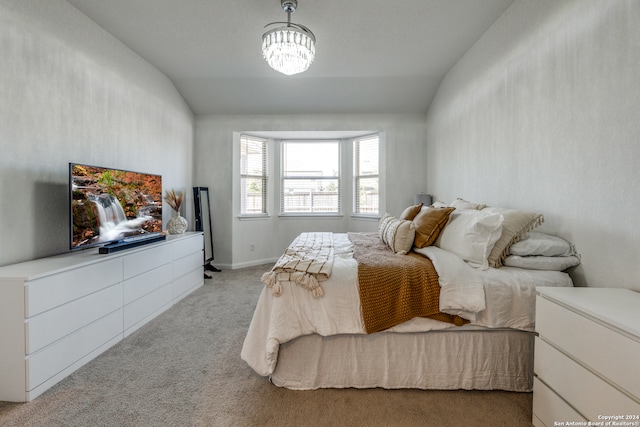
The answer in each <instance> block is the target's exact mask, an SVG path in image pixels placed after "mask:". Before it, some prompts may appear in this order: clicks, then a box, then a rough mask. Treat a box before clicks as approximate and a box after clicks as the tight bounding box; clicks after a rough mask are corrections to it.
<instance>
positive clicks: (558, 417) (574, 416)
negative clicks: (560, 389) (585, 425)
mask: <svg viewBox="0 0 640 427" xmlns="http://www.w3.org/2000/svg"><path fill="white" fill-rule="evenodd" d="M533 407H534V408H544V412H543V413H541V414H538V413H536V412H534V413H533V415H534V416H535V418H538V419H539V420H540V421H541V422H542V425H544V426H547V427H549V426H554V425H555V424H554V423H555V422H560V421H587V420H585V419H584V417H582V416H581V415H580V414H579V413H578V412H576V410H575V409H573V408H572V407H571V406H569V404H567V402H565V401H564V400H562V399H561V398H560V396H558V395H557V394H555V393H554V392H553V390H551V389H550V388H549V387H547V386H546V385H545V384H544V383H543V382H542V381H540V380H539V379H538V378H537V377H534V378H533ZM535 418H534V420H535ZM534 424H536V423H534Z"/></svg>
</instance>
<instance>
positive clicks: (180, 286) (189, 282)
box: [173, 269, 204, 299]
mask: <svg viewBox="0 0 640 427" xmlns="http://www.w3.org/2000/svg"><path fill="white" fill-rule="evenodd" d="M203 281H204V273H203V271H202V270H201V269H198V270H193V271H191V273H188V274H185V275H184V276H182V277H179V278H177V279H175V280H174V281H173V298H174V299H180V298H181V296H182V295H183V294H184V293H185V292H187V291H189V290H191V289H193V288H194V287H197V286H199V285H201V284H202V282H203Z"/></svg>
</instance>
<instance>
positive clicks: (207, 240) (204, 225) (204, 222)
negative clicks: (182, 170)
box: [193, 187, 220, 278]
mask: <svg viewBox="0 0 640 427" xmlns="http://www.w3.org/2000/svg"><path fill="white" fill-rule="evenodd" d="M193 202H194V204H195V209H194V212H195V217H196V224H195V228H196V231H202V232H203V233H204V269H205V270H209V271H220V270H218V269H217V268H215V267H214V266H213V265H211V261H213V228H212V227H211V207H210V204H209V188H208V187H193ZM205 277H207V278H208V277H209V276H207V275H206V274H205Z"/></svg>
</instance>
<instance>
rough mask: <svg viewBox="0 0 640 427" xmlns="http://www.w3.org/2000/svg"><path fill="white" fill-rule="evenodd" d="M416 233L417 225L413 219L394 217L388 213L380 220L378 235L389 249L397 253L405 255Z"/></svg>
mask: <svg viewBox="0 0 640 427" xmlns="http://www.w3.org/2000/svg"><path fill="white" fill-rule="evenodd" d="M415 235H416V230H415V226H414V225H413V222H411V221H407V220H403V219H397V218H394V217H393V216H391V215H389V214H388V213H386V214H385V215H384V216H383V217H382V220H380V226H379V227H378V236H379V237H380V240H382V242H383V243H384V244H385V245H387V246H388V247H389V249H391V250H392V251H393V252H395V253H397V254H400V255H405V254H406V253H408V252H409V251H410V250H411V247H412V246H413V240H414V239H415Z"/></svg>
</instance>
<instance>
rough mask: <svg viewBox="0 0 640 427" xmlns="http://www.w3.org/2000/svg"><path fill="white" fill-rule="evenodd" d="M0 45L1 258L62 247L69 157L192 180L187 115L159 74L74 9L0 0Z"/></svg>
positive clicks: (184, 183) (174, 183)
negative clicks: (0, 54)
mask: <svg viewBox="0 0 640 427" xmlns="http://www.w3.org/2000/svg"><path fill="white" fill-rule="evenodd" d="M0 50H1V52H2V58H1V60H0V203H1V204H0V236H1V237H0V265H6V264H11V263H14V262H18V261H23V260H28V259H33V258H39V257H44V256H48V255H52V254H57V253H61V252H65V251H67V250H68V249H69V224H68V193H67V192H68V184H67V180H68V163H69V162H83V163H89V164H94V165H99V166H110V167H116V168H121V169H129V170H134V171H141V172H150V173H156V174H161V175H162V177H163V184H164V187H165V189H166V188H176V189H182V188H184V189H187V190H188V189H190V187H191V178H192V175H191V172H192V171H191V167H192V161H193V123H194V118H193V114H192V113H191V111H190V110H189V108H188V107H187V106H186V103H185V102H184V100H183V99H182V98H181V97H180V95H179V94H178V92H177V90H176V89H175V87H174V86H173V84H172V83H171V82H170V81H169V80H168V79H167V77H166V76H164V75H163V74H161V73H160V72H159V71H158V70H157V69H155V68H153V67H152V66H151V65H150V64H149V63H147V62H146V61H144V60H143V59H142V58H140V57H139V56H137V55H136V54H134V53H133V52H132V51H131V50H129V49H128V48H127V47H125V46H124V45H122V44H121V43H120V42H119V41H118V40H116V39H115V38H114V37H112V36H111V35H109V34H107V33H106V32H105V31H104V30H102V28H100V27H99V26H98V25H96V24H95V23H94V22H93V21H91V20H89V19H88V18H87V17H86V16H84V15H83V14H81V13H80V12H79V11H78V10H77V9H75V8H74V7H72V6H71V5H69V4H68V3H67V2H65V1H63V0H1V1H0ZM191 200H192V199H191V198H189V199H188V203H187V205H190V204H192V202H191ZM190 209H191V208H190ZM164 214H165V222H166V220H168V219H169V217H170V209H165V212H164ZM187 215H188V216H191V215H192V214H191V212H190V211H188V212H187Z"/></svg>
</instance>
